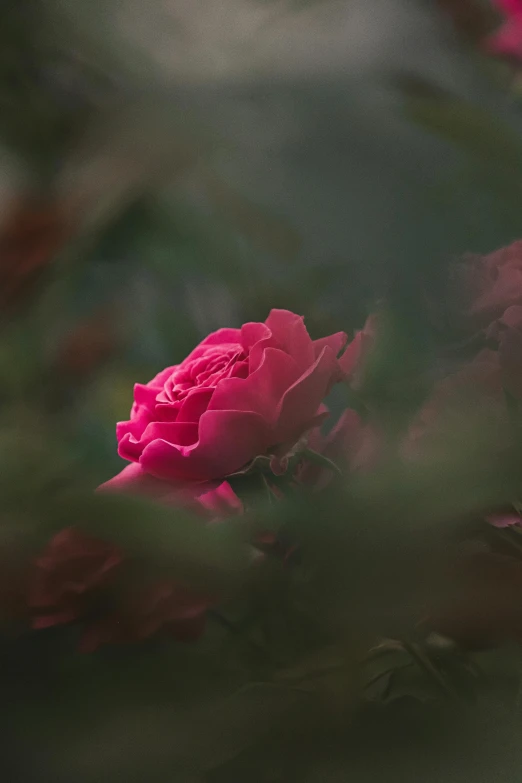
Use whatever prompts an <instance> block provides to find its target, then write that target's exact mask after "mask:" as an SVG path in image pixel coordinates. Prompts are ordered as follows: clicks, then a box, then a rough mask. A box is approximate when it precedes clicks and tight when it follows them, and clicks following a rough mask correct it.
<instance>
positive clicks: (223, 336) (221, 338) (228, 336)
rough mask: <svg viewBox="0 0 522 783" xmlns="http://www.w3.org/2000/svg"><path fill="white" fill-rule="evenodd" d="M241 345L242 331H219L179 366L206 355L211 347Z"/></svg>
mask: <svg viewBox="0 0 522 783" xmlns="http://www.w3.org/2000/svg"><path fill="white" fill-rule="evenodd" d="M240 344H241V329H228V328H225V329H218V330H217V332H212V333H211V334H209V335H208V337H205V339H204V340H202V341H201V342H200V343H199V345H197V346H196V347H195V348H194V350H193V351H191V352H190V353H189V355H188V356H187V358H186V359H184V360H183V361H182V363H181V364H180V365H179V366H180V367H182V366H183V365H184V364H187V363H188V362H191V361H192V360H193V359H197V358H198V357H199V356H201V355H202V354H204V353H205V351H206V349H207V348H208V346H209V345H240Z"/></svg>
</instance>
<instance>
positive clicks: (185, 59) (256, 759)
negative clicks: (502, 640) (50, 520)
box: [0, 0, 522, 783]
mask: <svg viewBox="0 0 522 783" xmlns="http://www.w3.org/2000/svg"><path fill="white" fill-rule="evenodd" d="M498 24H499V15H498V13H497V12H496V11H495V9H494V8H493V7H492V5H491V4H490V3H489V2H487V1H486V2H480V1H479V0H477V2H474V3H473V2H464V0H462V2H460V1H459V0H453V2H452V1H451V0H446V1H445V2H442V1H441V2H436V0H219V1H218V2H216V0H148V2H146V3H145V2H143V0H141V1H140V0H92V2H90V3H88V4H86V3H84V2H80V1H79V0H18V2H16V3H15V2H11V1H9V2H5V3H4V4H3V6H2V9H0V144H1V151H0V161H1V166H0V297H1V305H2V311H3V316H2V330H1V333H0V373H1V382H0V402H1V403H2V410H1V412H0V427H1V429H2V436H1V441H0V465H1V466H2V471H3V476H4V478H3V479H2V482H1V483H2V487H3V489H2V493H3V495H4V496H5V497H6V498H8V500H6V503H5V507H6V509H8V510H9V513H11V510H10V509H11V506H10V505H9V503H11V505H12V507H13V508H17V509H21V508H22V504H21V501H20V497H23V496H24V495H25V494H26V493H28V492H29V490H28V487H29V488H30V489H31V490H32V489H34V487H35V486H36V487H40V485H41V486H42V487H43V490H42V491H45V487H46V486H47V483H52V482H54V481H56V480H61V481H64V482H69V481H71V480H72V478H71V477H72V476H74V477H75V478H74V480H75V481H78V482H79V483H80V484H81V485H82V486H93V487H94V486H96V485H97V484H98V483H99V482H101V481H104V480H106V479H108V478H109V477H110V476H112V475H113V474H114V473H115V472H116V471H117V470H119V469H120V468H121V466H122V464H121V461H120V460H119V458H118V456H117V454H116V448H115V437H114V424H115V422H116V421H117V420H119V419H122V418H123V419H125V418H127V415H128V411H129V408H130V405H131V402H132V386H133V384H134V383H135V382H137V381H140V382H146V381H147V380H149V378H150V377H152V375H154V374H155V373H156V372H158V370H160V369H161V368H163V367H165V366H166V365H171V364H175V363H177V362H178V361H180V360H181V359H182V358H183V357H184V356H185V355H186V354H187V352H188V351H189V350H190V349H191V348H192V347H193V346H194V344H195V343H197V342H198V341H199V340H200V339H201V338H202V337H204V336H205V335H206V334H207V333H208V332H209V331H211V330H213V329H216V328H219V327H220V326H224V325H233V326H236V325H240V324H241V323H243V322H244V321H248V320H264V318H265V317H266V315H267V313H268V311H269V310H270V308H272V307H285V308H288V309H291V310H293V311H295V312H298V313H302V314H305V315H306V318H307V324H309V328H310V331H311V333H312V334H313V335H314V336H320V335H322V334H326V333H329V332H330V331H334V330H337V329H346V330H347V331H348V332H350V333H352V334H353V332H354V330H355V329H357V328H360V327H361V326H362V325H363V323H364V321H365V319H366V316H367V314H368V312H369V310H370V309H371V307H372V306H373V305H374V304H375V303H376V302H377V301H378V300H379V299H380V298H381V297H382V296H383V295H385V294H386V293H389V290H390V286H392V285H394V284H396V283H397V281H399V287H401V286H402V288H401V290H403V291H406V292H407V296H406V298H407V299H408V300H412V302H413V304H415V300H416V299H417V298H420V291H421V290H423V288H424V287H426V286H427V287H430V288H431V289H432V290H436V289H437V286H438V285H442V282H443V278H444V270H445V269H446V268H447V265H448V264H449V263H450V262H451V260H452V259H454V258H456V257H458V256H461V255H462V254H464V253H467V252H480V253H485V252H489V251H491V250H493V249H494V248H496V247H500V246H502V245H506V244H508V243H510V242H511V241H513V240H514V239H516V238H518V237H520V235H521V234H522V213H521V210H520V204H521V196H522V184H521V183H522V178H521V174H522V107H521V105H520V103H521V97H520V80H519V76H518V70H517V66H516V64H514V63H512V62H505V61H501V60H499V59H495V58H493V57H492V56H490V55H488V54H487V53H486V52H485V51H484V48H483V46H482V42H483V40H485V38H486V36H487V35H488V34H490V33H491V32H492V31H493V30H494V29H495V27H496V26H498ZM442 290H443V289H442V288H441V291H442ZM441 296H442V293H441ZM342 404H343V400H342V399H341V398H339V399H333V400H332V408H333V410H334V411H335V410H337V409H340V407H341V405H342ZM78 477H79V478H78ZM13 498H14V499H13ZM6 513H7V512H6ZM23 515H24V511H20V516H21V517H23ZM15 516H16V515H15ZM222 633H223V632H222V629H218V628H216V629H211V630H210V632H209V638H207V639H206V640H205V641H204V642H203V645H202V648H201V649H199V648H198V650H197V651H195V650H194V648H190V649H188V650H187V649H179V648H178V647H176V646H175V645H172V644H169V645H165V644H163V643H161V644H160V643H158V644H154V643H152V644H149V645H145V646H144V647H143V648H140V649H139V650H136V649H129V650H127V649H125V650H122V649H118V650H116V651H114V650H111V651H103V652H100V653H98V654H96V655H94V656H80V655H78V654H77V653H75V652H74V640H72V641H70V640H67V641H65V642H64V641H63V637H62V634H61V633H60V634H58V633H54V632H46V633H45V634H42V635H40V636H38V638H35V636H34V635H27V634H26V635H24V634H22V635H21V637H20V638H16V639H5V640H4V641H3V642H2V650H1V656H2V659H3V661H2V666H0V670H1V678H2V692H3V693H4V697H3V700H4V707H3V711H2V721H3V726H4V728H3V731H2V756H3V765H4V766H5V772H4V774H5V778H6V780H13V781H14V780H20V781H26V780H27V781H32V780H34V781H40V780H42V781H44V780H45V781H47V780H48V781H53V783H54V781H60V782H61V781H64V783H65V781H70V780H76V781H78V783H82V782H83V781H85V782H86V783H90V781H93V782H94V781H105V780H107V781H117V780H121V781H126V782H129V783H131V782H132V781H151V782H152V781H156V780H157V781H158V782H159V781H164V783H167V782H168V781H169V782H170V781H178V780H179V781H181V783H185V781H186V782H187V783H188V782H189V781H193V780H194V781H203V780H207V781H209V783H212V782H213V781H215V782H216V783H221V781H223V783H225V781H227V783H228V782H229V781H230V783H235V781H248V782H249V783H250V782H252V783H255V781H260V783H261V781H267V783H268V781H287V780H288V781H294V780H295V781H297V780H299V781H303V783H307V782H308V781H310V783H312V781H313V782H315V781H323V782H325V783H329V782H330V781H331V783H334V782H336V781H342V780H343V781H344V780H348V779H350V780H361V781H366V780H375V779H376V778H377V777H379V778H381V779H383V780H410V779H411V780H418V779H422V780H426V781H428V783H431V781H439V780H440V781H442V780H444V781H450V780H459V781H461V783H465V781H467V780H469V781H471V780H474V781H477V780H488V781H490V780H491V781H499V780H516V779H518V775H519V769H520V763H521V762H522V759H521V758H520V751H519V750H518V748H519V746H520V742H519V739H520V731H521V728H520V723H519V722H518V723H517V722H514V720H513V714H512V707H513V705H515V706H514V707H513V709H514V710H515V712H516V711H517V710H518V712H519V711H520V704H519V700H520V697H519V695H517V694H516V692H513V688H512V686H511V684H507V685H506V684H505V682H504V679H506V678H507V675H506V676H504V675H505V672H506V671H508V670H509V672H512V671H515V672H517V671H518V670H519V667H520V662H519V653H518V652H516V651H511V650H508V651H504V652H503V653H502V654H503V655H505V658H506V660H508V662H507V663H506V662H505V660H504V658H500V659H495V660H493V661H492V660H490V659H489V658H488V659H487V660H484V661H483V662H482V665H483V666H484V667H485V669H486V670H487V671H489V669H488V667H490V668H491V671H492V672H493V674H491V677H493V676H495V677H497V679H498V682H500V686H499V692H497V691H495V693H494V695H493V696H491V699H490V701H488V702H487V707H485V708H484V709H483V710H482V711H481V710H480V709H478V711H477V712H476V713H474V714H473V716H472V717H470V716H469V715H466V718H465V719H464V718H462V717H461V716H460V713H457V712H455V710H453V709H452V711H451V713H450V714H448V713H447V711H442V713H440V712H439V711H437V710H435V711H433V712H430V713H429V714H426V713H425V712H424V711H422V710H421V709H420V708H418V707H416V706H415V707H414V708H412V707H411V704H410V703H409V702H408V705H407V706H405V705H404V703H403V701H402V700H400V699H399V700H398V701H399V706H397V705H395V707H394V709H395V712H393V713H392V714H390V713H389V712H386V710H384V708H383V709H382V710H381V709H379V710H377V712H375V710H373V711H371V713H370V714H369V716H366V713H365V714H364V715H363V716H362V717H361V718H360V719H358V720H357V721H356V722H355V725H353V724H351V725H350V730H349V731H348V730H344V729H343V733H342V736H337V735H335V733H332V732H330V731H328V732H325V735H326V736H322V735H321V736H320V735H319V734H318V732H317V726H316V724H313V728H307V727H305V728H304V729H303V731H304V735H303V733H300V734H299V738H298V740H295V737H294V736H293V735H292V733H291V732H289V733H288V732H287V730H288V724H291V723H292V720H290V719H288V718H283V719H281V717H280V715H281V714H283V715H284V716H287V715H288V714H292V715H294V716H295V715H297V714H301V713H302V712H303V705H302V703H301V702H300V701H299V699H300V698H301V696H302V695H299V694H298V693H293V694H292V699H294V697H295V700H294V701H292V700H291V703H287V699H288V694H287V693H285V694H284V695H283V696H281V694H280V693H279V692H278V691H277V688H274V689H273V690H270V689H269V690H268V692H267V691H266V690H264V689H262V688H261V689H260V690H259V692H257V691H255V689H254V695H253V699H254V702H255V704H256V708H255V710H254V711H252V707H251V702H248V704H247V703H245V704H243V702H242V696H240V697H237V696H236V697H235V701H234V700H233V701H232V706H230V708H229V707H228V706H226V705H228V704H229V702H228V701H227V699H230V698H232V697H230V693H234V692H236V689H238V688H240V687H241V686H242V685H243V684H244V682H245V679H246V674H245V671H244V664H243V663H242V662H241V656H239V655H238V654H237V650H236V649H235V648H233V649H232V650H231V649H230V645H228V642H226V640H225V641H223V639H222ZM220 634H221V635H220ZM213 645H217V648H219V654H218V653H215V652H212V653H211V654H209V650H211V651H212V650H215V649H217V648H216V647H214V646H213ZM209 660H210V661H211V662H212V661H213V662H214V663H213V665H211V664H209ZM242 667H243V668H242ZM180 672H182V675H181V676H180ZM488 676H489V675H488ZM510 676H511V675H510ZM507 679H509V678H507ZM511 682H512V681H511V680H509V683H511ZM345 685H346V683H344V684H343V685H342V687H343V688H344V687H345ZM333 687H334V688H340V687H341V686H340V685H339V683H337V684H336V685H334V686H333ZM346 687H348V686H346ZM408 687H409V688H410V690H409V691H408V692H409V693H410V695H411V691H412V690H414V686H413V685H411V687H410V686H407V687H406V690H408ZM348 690H349V688H348ZM240 693H241V691H240ZM249 698H252V695H251V696H250V697H249ZM507 702H509V705H510V706H509V709H507V710H506V707H505V705H506V703H507ZM223 705H225V706H223ZM198 710H199V712H198ZM220 710H221V712H220ZM287 710H290V713H288V712H287ZM222 713H223V714H222ZM223 715H226V716H227V717H226V718H225V717H223ZM252 715H255V717H252ZM263 721H264V723H263ZM260 724H263V725H265V724H266V727H267V730H266V732H265V733H264V734H263V741H262V742H258V737H257V730H258V728H259V725H260ZM307 731H309V732H310V736H312V737H313V741H310V742H306V741H303V736H308V735H307V734H306V732H307ZM285 732H287V733H288V736H287V733H285ZM209 737H210V739H209ZM253 737H255V742H254V740H253V739H252V738H253ZM281 737H282V738H283V740H282V739H281ZM305 747H306V749H305ZM203 759H204V760H203ZM200 762H201V763H200Z"/></svg>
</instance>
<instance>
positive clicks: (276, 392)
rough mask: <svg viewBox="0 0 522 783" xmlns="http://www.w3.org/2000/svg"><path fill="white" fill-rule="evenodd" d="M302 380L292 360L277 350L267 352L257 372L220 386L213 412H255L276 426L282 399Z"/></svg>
mask: <svg viewBox="0 0 522 783" xmlns="http://www.w3.org/2000/svg"><path fill="white" fill-rule="evenodd" d="M299 376H300V372H299V369H298V367H297V365H296V363H295V362H294V360H293V359H292V357H291V356H288V354H286V353H284V352H283V351H280V350H278V349H276V348H267V349H266V350H265V352H264V355H263V360H262V362H261V364H260V366H259V368H258V369H257V370H256V372H253V373H252V374H251V375H249V376H248V378H245V379H241V378H229V379H228V380H224V381H222V382H221V383H220V384H219V386H218V388H217V389H216V390H215V392H214V396H213V397H212V400H211V402H210V404H209V410H227V409H232V410H237V411H253V412H254V413H258V414H259V415H260V416H262V417H263V418H264V419H265V421H266V422H273V421H274V419H275V418H276V416H277V408H278V405H279V402H280V400H281V397H282V396H283V394H284V393H285V391H286V390H287V389H288V388H289V387H290V386H291V385H292V384H293V383H294V382H295V381H296V380H297V379H298V378H299Z"/></svg>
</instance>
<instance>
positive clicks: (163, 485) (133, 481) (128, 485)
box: [98, 462, 184, 503]
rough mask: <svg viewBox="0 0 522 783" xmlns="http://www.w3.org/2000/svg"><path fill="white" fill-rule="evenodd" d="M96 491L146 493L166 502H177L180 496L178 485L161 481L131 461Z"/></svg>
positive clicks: (181, 497)
mask: <svg viewBox="0 0 522 783" xmlns="http://www.w3.org/2000/svg"><path fill="white" fill-rule="evenodd" d="M98 492H117V493H119V494H133V495H148V496H149V497H153V498H154V499H155V500H158V501H160V502H161V501H165V502H167V503H170V502H174V503H179V501H180V499H182V500H183V499H184V498H183V496H180V491H179V487H178V486H173V485H172V484H169V483H168V482H167V481H161V479H157V478H155V477H154V476H151V475H150V473H146V472H145V471H144V470H143V468H142V467H141V465H140V464H139V463H136V462H131V464H130V465H127V466H126V467H125V468H123V470H122V471H121V472H120V473H118V474H117V475H116V476H114V477H113V478H111V479H109V481H106V482H105V483H104V484H101V486H99V487H98Z"/></svg>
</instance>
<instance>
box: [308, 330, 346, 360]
mask: <svg viewBox="0 0 522 783" xmlns="http://www.w3.org/2000/svg"><path fill="white" fill-rule="evenodd" d="M347 340H348V336H347V335H346V333H345V332H337V333H336V334H331V335H330V336H329V337H321V338H320V339H319V340H314V341H313V346H314V356H315V358H316V359H317V357H318V356H319V354H320V353H321V351H322V350H323V348H325V347H326V346H328V347H329V348H330V350H331V351H332V353H333V355H334V356H339V353H340V352H341V349H342V348H344V346H345V345H346V341H347Z"/></svg>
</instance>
